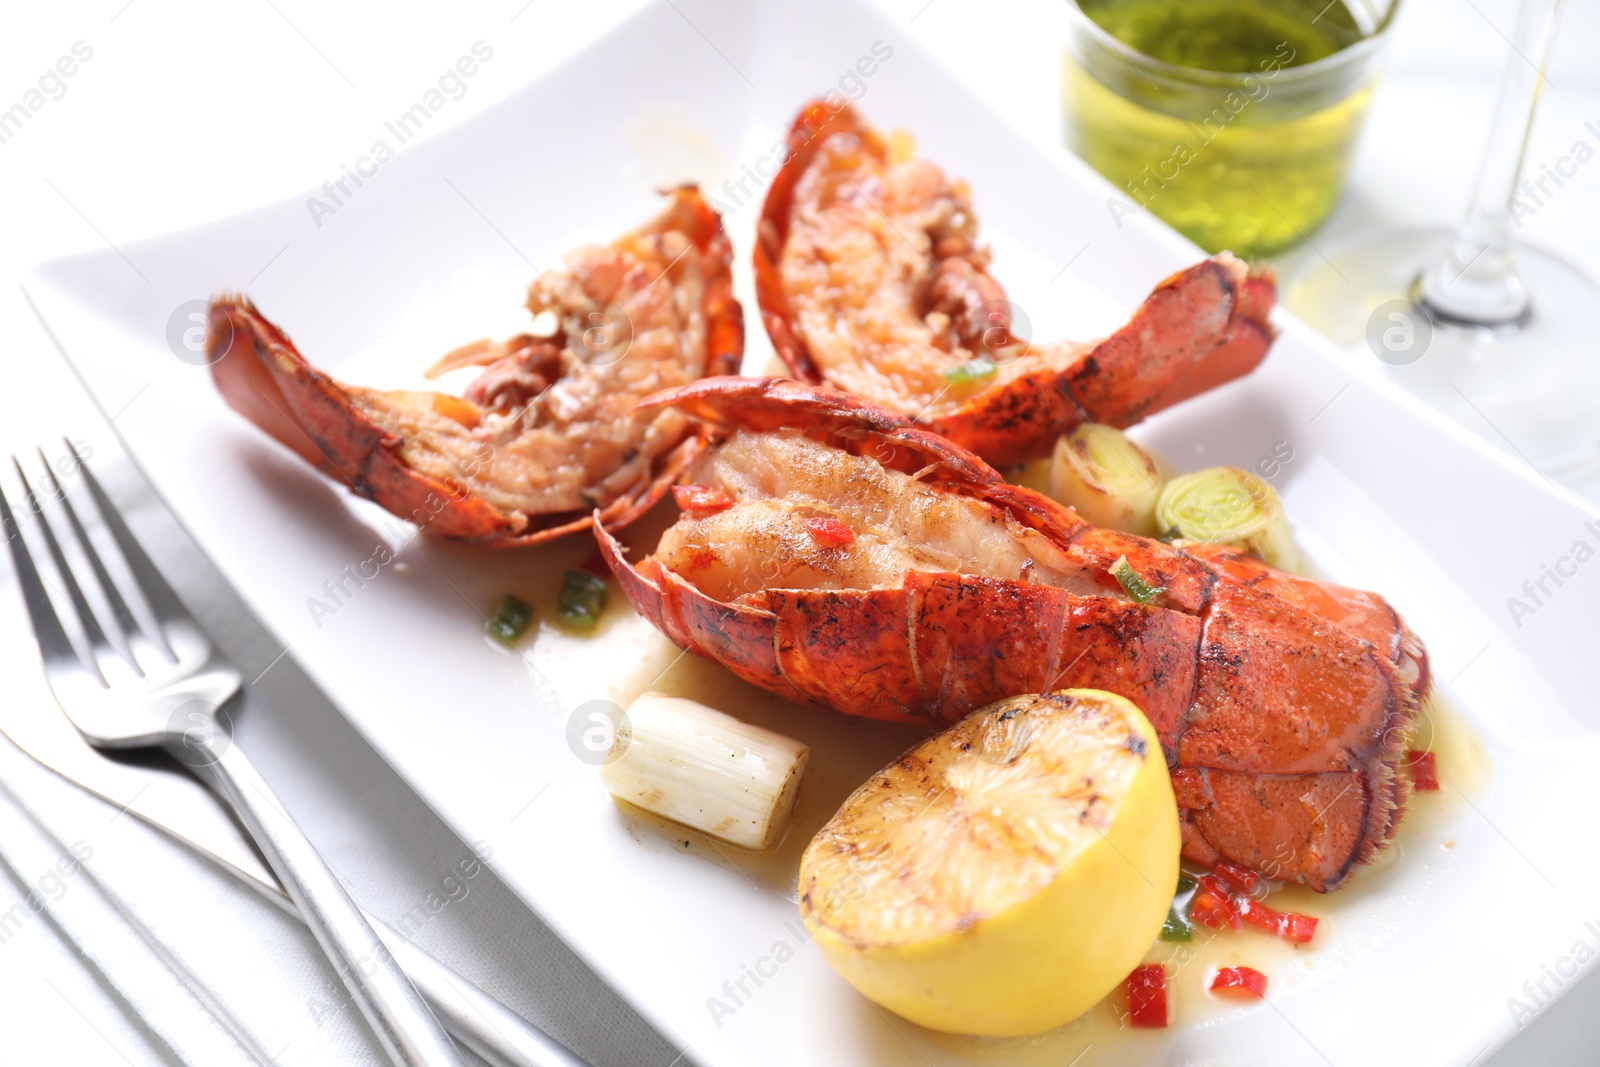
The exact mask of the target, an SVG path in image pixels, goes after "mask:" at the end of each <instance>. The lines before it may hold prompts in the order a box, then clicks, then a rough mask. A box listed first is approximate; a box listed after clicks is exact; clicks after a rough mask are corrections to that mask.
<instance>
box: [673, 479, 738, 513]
mask: <svg viewBox="0 0 1600 1067" xmlns="http://www.w3.org/2000/svg"><path fill="white" fill-rule="evenodd" d="M672 499H674V500H676V501H677V502H678V507H679V508H681V509H683V510H684V511H699V512H702V513H704V514H708V515H710V514H715V513H716V512H718V511H726V510H727V509H728V508H731V507H733V497H731V496H729V495H728V494H727V493H725V492H723V491H722V490H721V489H714V488H712V487H711V486H709V485H675V486H673V487H672Z"/></svg>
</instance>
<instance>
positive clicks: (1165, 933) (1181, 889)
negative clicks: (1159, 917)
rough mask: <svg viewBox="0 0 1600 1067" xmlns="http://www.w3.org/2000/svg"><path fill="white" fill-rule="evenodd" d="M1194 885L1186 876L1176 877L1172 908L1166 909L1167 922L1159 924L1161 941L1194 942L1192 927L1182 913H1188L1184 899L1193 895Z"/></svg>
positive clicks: (1186, 902) (1191, 879) (1193, 881)
mask: <svg viewBox="0 0 1600 1067" xmlns="http://www.w3.org/2000/svg"><path fill="white" fill-rule="evenodd" d="M1195 885H1196V883H1195V880H1194V879H1193V878H1190V877H1189V876H1188V875H1187V874H1180V875H1178V891H1177V893H1176V894H1175V895H1174V897H1173V901H1172V907H1170V908H1168V909H1167V921H1166V922H1164V923H1162V924H1161V940H1163V941H1193V940H1194V926H1193V924H1191V923H1190V922H1189V920H1188V918H1186V917H1185V914H1184V913H1185V912H1186V911H1188V901H1187V900H1186V899H1185V898H1186V897H1187V896H1189V895H1191V894H1193V893H1194V890H1195Z"/></svg>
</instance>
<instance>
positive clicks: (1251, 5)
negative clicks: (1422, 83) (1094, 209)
mask: <svg viewBox="0 0 1600 1067" xmlns="http://www.w3.org/2000/svg"><path fill="white" fill-rule="evenodd" d="M1079 7H1080V9H1081V10H1082V11H1083V13H1084V14H1085V15H1087V16H1088V17H1089V18H1090V19H1091V20H1092V21H1093V22H1094V23H1095V24H1096V25H1098V26H1099V27H1100V28H1101V29H1103V30H1105V31H1106V32H1107V33H1109V34H1111V35H1112V36H1113V37H1115V38H1117V39H1118V40H1119V41H1121V42H1123V43H1124V44H1126V45H1128V46H1129V47H1131V48H1133V49H1135V50H1137V51H1139V52H1142V53H1144V54H1145V55H1147V56H1151V57H1153V58H1155V59H1158V60H1161V61H1162V62H1164V63H1168V64H1171V65H1173V66H1178V67H1187V68H1192V69H1195V70H1200V71H1214V72H1223V73H1227V74H1233V75H1239V76H1241V77H1240V79H1236V81H1238V82H1239V83H1238V84H1235V85H1232V86H1220V85H1218V86H1213V85H1201V84H1194V83H1190V82H1185V81H1183V80H1182V79H1181V78H1178V79H1174V78H1168V77H1163V76H1162V75H1161V74H1159V73H1147V72H1144V71H1141V70H1140V69H1138V68H1137V67H1136V66H1135V65H1134V64H1132V63H1130V62H1129V61H1128V60H1127V59H1126V58H1124V57H1122V56H1116V55H1112V54H1110V53H1109V52H1104V53H1103V54H1102V52H1098V51H1096V50H1095V49H1093V48H1090V49H1086V50H1085V51H1086V52H1087V53H1088V54H1084V55H1079V56H1073V57H1069V58H1068V61H1067V65H1066V93H1067V116H1068V119H1067V124H1068V141H1069V143H1070V144H1071V147H1072V148H1073V150H1074V151H1076V152H1077V153H1078V154H1079V155H1081V156H1082V157H1083V158H1084V159H1085V160H1087V161H1088V162H1089V163H1090V164H1091V165H1092V166H1093V167H1094V168H1095V169H1096V170H1098V171H1099V172H1100V173H1101V174H1104V175H1105V176H1106V177H1107V178H1109V179H1110V180H1111V182H1112V183H1113V184H1114V185H1116V187H1117V188H1118V190H1119V191H1120V193H1121V195H1120V196H1119V197H1117V198H1115V199H1114V202H1113V203H1111V204H1108V205H1107V208H1108V210H1110V211H1112V212H1113V214H1115V215H1117V221H1119V222H1120V221H1121V218H1122V217H1123V216H1124V215H1131V214H1136V213H1138V212H1140V211H1143V210H1148V211H1151V212H1153V213H1154V214H1156V215H1157V216H1159V217H1160V218H1162V219H1165V220H1166V221H1167V222H1168V223H1170V224H1172V225H1173V226H1174V227H1175V228H1176V229H1178V230H1179V231H1180V232H1182V233H1183V234H1185V235H1186V236H1188V237H1189V238H1190V239H1191V240H1193V241H1194V242H1195V243H1197V244H1199V245H1201V246H1202V247H1204V248H1205V249H1206V250H1207V251H1211V252H1216V251H1219V250H1221V249H1223V248H1231V249H1232V250H1233V251H1235V252H1237V253H1239V254H1241V255H1266V254H1269V253H1272V252H1276V251H1280V250H1282V249H1284V248H1286V247H1288V246H1290V245H1292V244H1294V243H1295V242H1297V241H1299V240H1301V239H1302V238H1303V237H1304V235H1305V234H1308V233H1310V232H1311V231H1312V230H1313V229H1315V228H1316V226H1317V225H1318V224H1320V223H1321V222H1322V220H1323V219H1325V218H1326V217H1327V215H1328V213H1329V212H1330V211H1331V210H1332V209H1333V205H1334V202H1335V201H1336V200H1337V199H1338V194H1339V188H1340V186H1341V185H1342V183H1343V180H1344V174H1345V170H1346V168H1347V166H1348V164H1349V160H1350V154H1351V151H1352V149H1353V147H1354V144H1355V138H1356V134H1357V132H1358V131H1359V129H1360V124H1361V119H1362V117H1363V115H1364V114H1365V112H1366V108H1367V103H1368V101H1369V100H1370V98H1371V95H1372V82H1373V79H1374V77H1375V76H1376V75H1375V72H1376V65H1375V64H1374V63H1371V62H1363V63H1358V64H1353V65H1351V66H1350V67H1348V68H1344V69H1341V70H1331V69H1327V68H1324V70H1325V71H1326V76H1323V75H1322V74H1317V75H1316V76H1312V75H1310V74H1309V73H1308V74H1306V75H1295V76H1293V77H1284V74H1285V72H1287V71H1290V70H1294V69H1295V68H1298V67H1304V66H1306V65H1307V64H1310V63H1315V62H1317V61H1318V60H1322V59H1326V58H1328V57H1329V56H1332V55H1334V54H1335V53H1337V52H1339V51H1341V50H1343V49H1345V48H1348V47H1350V46H1351V45H1353V44H1356V43H1357V42H1359V41H1360V40H1361V39H1362V37H1363V33H1362V30H1361V29H1360V28H1359V27H1358V25H1357V22H1356V20H1355V18H1354V17H1353V16H1352V14H1351V11H1350V9H1349V8H1347V7H1346V6H1345V5H1344V3H1343V2H1341V0H1334V2H1333V3H1332V5H1331V6H1328V0H1079ZM1200 80H1202V81H1203V80H1204V76H1203V75H1202V76H1201V79H1200Z"/></svg>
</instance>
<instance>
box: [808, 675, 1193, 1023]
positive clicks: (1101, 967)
mask: <svg viewBox="0 0 1600 1067" xmlns="http://www.w3.org/2000/svg"><path fill="white" fill-rule="evenodd" d="M1179 846H1180V842H1179V832H1178V809H1177V805H1176V803H1175V801H1174V799H1173V793H1172V783H1171V781H1170V779H1169V778H1168V776H1167V766H1166V762H1165V760H1164V759H1163V757H1162V754H1161V745H1160V742H1159V741H1158V740H1157V738H1156V733H1155V730H1154V729H1152V728H1151V726H1150V723H1149V722H1148V721H1147V720H1146V719H1145V717H1144V715H1143V714H1142V713H1141V712H1140V711H1139V709H1138V708H1137V707H1136V706H1135V705H1133V704H1132V703H1131V702H1129V701H1128V700H1125V699H1123V698H1122V697H1119V696H1114V695H1113V694H1111V693H1105V692H1101V691H1099V690H1093V689H1066V690H1061V691H1059V692H1055V693H1046V694H1029V695H1027V696H1019V697H1012V698H1010V699H1007V700H1002V701H1000V702H998V703H995V704H991V705H989V706H988V707H986V708H983V709H980V710H978V711H975V712H973V713H972V714H971V715H969V716H967V717H966V718H965V719H963V720H961V721H960V722H959V723H957V724H956V725H954V726H952V727H951V728H950V729H948V730H946V731H945V732H944V733H942V734H939V735H938V736H936V737H932V738H930V739H928V740H927V741H924V742H922V743H921V744H920V745H918V746H917V747H915V748H913V749H912V750H911V751H909V752H907V753H906V754H905V755H904V756H902V757H901V758H900V759H899V760H897V761H895V762H894V763H893V764H891V765H890V766H889V767H887V768H885V769H884V770H882V771H880V772H878V773H877V774H876V775H874V776H873V777H872V778H870V779H868V780H867V781H866V783H865V784H863V785H862V786H861V787H860V788H859V789H857V790H856V791H855V792H854V793H853V794H851V796H850V798H849V799H848V800H846V801H845V802H844V806H843V807H841V808H840V809H839V811H838V813H837V814H835V815H834V817H833V819H832V820H831V821H830V822H829V823H828V824H827V825H826V826H824V827H823V828H822V830H821V831H820V832H819V833H818V834H817V836H816V837H815V838H814V839H813V840H812V842H811V844H810V846H809V847H808V848H807V849H806V852H805V855H804V856H803V857H802V859H801V861H800V913H801V916H802V918H803V920H804V922H805V923H806V925H807V927H809V928H810V929H811V931H812V933H813V936H814V938H815V940H816V943H817V945H818V947H819V948H820V949H821V950H822V953H823V955H824V956H825V957H826V958H827V960H828V961H829V962H830V963H831V964H833V966H834V968H835V969H837V970H838V971H839V973H840V974H841V975H843V976H844V978H845V979H846V980H847V981H849V982H850V984H851V985H853V986H855V988H856V989H857V990H858V991H860V992H861V993H862V994H863V995H864V996H866V997H867V998H868V999H870V1000H872V1001H874V1002H876V1003H878V1004H880V1005H882V1006H883V1007H885V1008H888V1009H890V1010H892V1011H895V1012H898V1013H899V1014H901V1015H903V1016H905V1017H906V1018H907V1019H910V1020H911V1021H913V1022H916V1023H920V1024H921V1025H923V1026H927V1027H931V1028H933V1029H936V1030H947V1031H953V1032H956V1033H963V1034H978V1035H983V1036H992V1037H1011V1036H1019V1035H1024V1034H1036V1033H1039V1032H1041V1031H1044V1030H1048V1029H1050V1028H1052V1027H1055V1026H1059V1025H1061V1024H1062V1023H1065V1022H1067V1021H1069V1020H1071V1019H1073V1018H1075V1017H1077V1016H1078V1015H1080V1014H1082V1013H1083V1012H1084V1011H1087V1010H1088V1009H1089V1008H1091V1007H1092V1006H1094V1004H1095V1003H1096V1002H1098V1001H1099V1000H1100V999H1101V998H1102V997H1104V996H1105V995H1106V994H1107V993H1109V992H1111V991H1112V990H1113V989H1114V988H1116V986H1117V985H1118V984H1119V983H1120V982H1121V981H1122V980H1123V979H1124V978H1126V977H1127V975H1128V972H1129V971H1131V970H1133V968H1134V967H1135V966H1136V965H1137V964H1138V963H1139V961H1140V960H1141V959H1142V958H1143V957H1144V955H1145V953H1146V952H1147V951H1148V950H1149V948H1150V945H1151V944H1152V943H1153V942H1154V941H1155V939H1156V936H1157V935H1158V934H1159V933H1160V931H1161V926H1162V924H1163V923H1164V922H1165V921H1166V917H1167V911H1168V908H1169V905H1170V904H1171V902H1172V886H1173V885H1174V884H1175V883H1176V881H1177V877H1178V850H1179Z"/></svg>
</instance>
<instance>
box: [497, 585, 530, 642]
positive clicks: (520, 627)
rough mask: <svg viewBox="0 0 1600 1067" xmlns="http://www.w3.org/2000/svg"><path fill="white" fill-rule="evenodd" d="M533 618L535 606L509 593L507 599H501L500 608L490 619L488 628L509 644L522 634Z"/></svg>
mask: <svg viewBox="0 0 1600 1067" xmlns="http://www.w3.org/2000/svg"><path fill="white" fill-rule="evenodd" d="M532 620H533V608H532V607H531V606H530V605H529V604H528V602H527V601H526V600H523V599H522V598H521V597H518V596H514V595H512V594H510V593H507V594H506V597H505V599H504V600H502V601H500V609H499V610H498V611H496V612H495V613H494V618H492V619H490V620H489V625H488V630H489V633H491V634H492V635H494V636H495V637H498V638H500V640H502V641H504V642H505V643H506V644H508V645H509V644H510V643H511V642H513V641H515V640H516V639H517V638H519V637H521V636H522V631H524V630H526V629H527V628H528V623H529V622H531V621H532Z"/></svg>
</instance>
